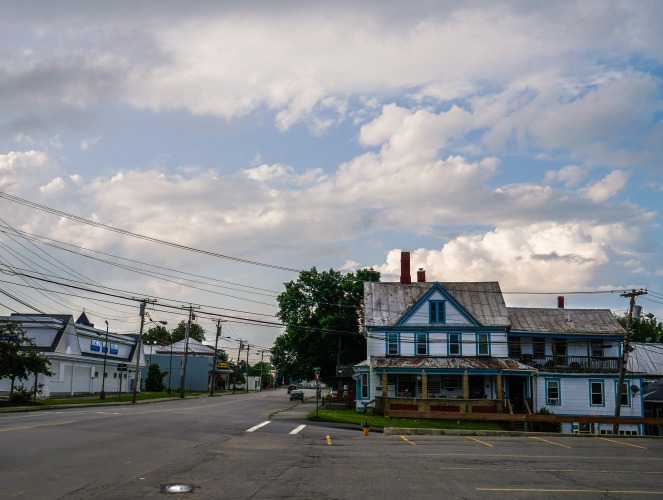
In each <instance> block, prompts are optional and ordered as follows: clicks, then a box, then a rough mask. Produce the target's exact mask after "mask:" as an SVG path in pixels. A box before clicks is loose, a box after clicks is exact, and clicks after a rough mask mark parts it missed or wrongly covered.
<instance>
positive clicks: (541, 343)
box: [532, 339, 546, 358]
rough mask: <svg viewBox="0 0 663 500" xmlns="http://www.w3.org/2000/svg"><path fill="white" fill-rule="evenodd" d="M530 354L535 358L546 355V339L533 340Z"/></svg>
mask: <svg viewBox="0 0 663 500" xmlns="http://www.w3.org/2000/svg"><path fill="white" fill-rule="evenodd" d="M532 352H533V354H534V357H535V358H542V357H544V356H545V355H546V339H533V340H532Z"/></svg>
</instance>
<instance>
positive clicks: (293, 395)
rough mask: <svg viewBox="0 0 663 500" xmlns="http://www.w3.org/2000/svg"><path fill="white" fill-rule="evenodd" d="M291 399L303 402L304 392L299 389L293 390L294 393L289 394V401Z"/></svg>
mask: <svg viewBox="0 0 663 500" xmlns="http://www.w3.org/2000/svg"><path fill="white" fill-rule="evenodd" d="M293 399H299V400H300V401H304V391H302V390H301V389H295V390H294V391H292V392H290V401H292V400H293Z"/></svg>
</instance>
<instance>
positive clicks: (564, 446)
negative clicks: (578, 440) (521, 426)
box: [529, 436, 571, 448]
mask: <svg viewBox="0 0 663 500" xmlns="http://www.w3.org/2000/svg"><path fill="white" fill-rule="evenodd" d="M529 438H530V439H538V440H539V441H543V442H544V443H550V444H556V445H557V446H561V447H562V448H571V447H570V446H567V445H565V444H562V443H556V442H554V441H548V440H547V439H543V438H540V437H536V436H529Z"/></svg>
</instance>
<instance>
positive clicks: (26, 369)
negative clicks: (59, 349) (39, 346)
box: [0, 322, 53, 399]
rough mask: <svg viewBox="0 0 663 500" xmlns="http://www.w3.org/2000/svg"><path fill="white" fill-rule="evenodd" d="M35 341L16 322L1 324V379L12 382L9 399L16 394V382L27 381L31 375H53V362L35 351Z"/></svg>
mask: <svg viewBox="0 0 663 500" xmlns="http://www.w3.org/2000/svg"><path fill="white" fill-rule="evenodd" d="M35 347H36V344H35V341H34V340H32V339H31V338H30V337H28V336H27V335H26V334H25V332H24V331H23V329H22V328H21V325H20V324H18V323H16V322H2V323H0V379H3V378H8V379H10V380H11V385H10V389H9V397H10V399H11V398H12V396H13V394H14V384H15V382H16V380H17V379H18V380H26V379H27V378H28V377H29V376H30V375H38V374H44V375H53V373H52V372H51V371H50V370H49V366H50V365H51V362H50V361H49V360H48V357H46V356H45V355H44V354H42V353H40V352H38V351H36V350H35Z"/></svg>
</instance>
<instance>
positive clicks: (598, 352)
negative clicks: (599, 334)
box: [589, 340, 603, 358]
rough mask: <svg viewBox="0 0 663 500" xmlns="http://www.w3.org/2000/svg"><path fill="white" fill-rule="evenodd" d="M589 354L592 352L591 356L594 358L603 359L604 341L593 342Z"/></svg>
mask: <svg viewBox="0 0 663 500" xmlns="http://www.w3.org/2000/svg"><path fill="white" fill-rule="evenodd" d="M589 352H590V355H591V356H592V357H593V358H602V357H603V341H602V340H592V341H591V345H590V351H589Z"/></svg>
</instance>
